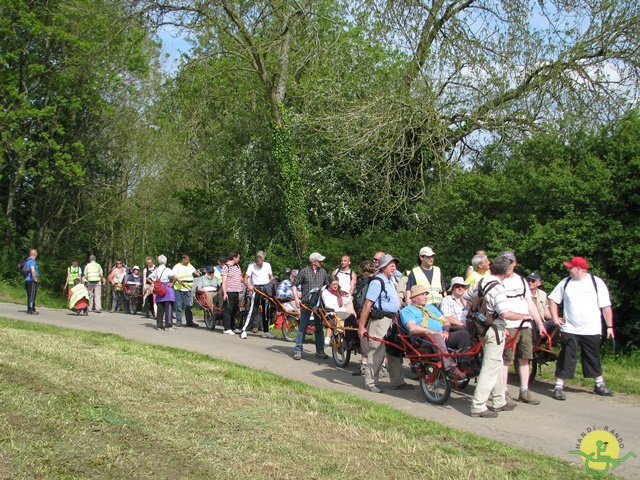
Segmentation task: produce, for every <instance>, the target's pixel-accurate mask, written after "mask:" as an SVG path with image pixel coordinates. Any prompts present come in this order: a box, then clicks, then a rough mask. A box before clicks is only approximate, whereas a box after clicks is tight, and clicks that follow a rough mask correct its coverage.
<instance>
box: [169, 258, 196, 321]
mask: <svg viewBox="0 0 640 480" xmlns="http://www.w3.org/2000/svg"><path fill="white" fill-rule="evenodd" d="M195 271H196V269H195V267H194V266H193V265H191V258H190V257H189V255H187V254H186V253H185V254H183V255H182V259H181V260H180V263H176V265H175V266H174V267H173V274H174V275H175V276H176V279H177V280H178V284H179V285H180V288H175V291H176V325H177V326H178V327H182V313H183V312H184V316H185V321H186V325H185V326H187V327H194V328H197V327H199V326H200V325H198V324H197V323H195V322H194V321H193V313H192V312H191V307H193V292H192V291H191V288H192V287H193V274H194V273H195Z"/></svg>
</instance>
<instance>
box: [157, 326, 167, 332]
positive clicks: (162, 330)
mask: <svg viewBox="0 0 640 480" xmlns="http://www.w3.org/2000/svg"><path fill="white" fill-rule="evenodd" d="M155 329H156V330H157V331H159V332H164V331H165V330H164V327H155Z"/></svg>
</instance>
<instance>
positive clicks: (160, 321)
mask: <svg viewBox="0 0 640 480" xmlns="http://www.w3.org/2000/svg"><path fill="white" fill-rule="evenodd" d="M164 306H165V302H160V303H158V304H157V309H156V310H157V312H158V313H157V315H156V327H157V328H160V329H164V319H163V317H164Z"/></svg>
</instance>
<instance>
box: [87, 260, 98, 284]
mask: <svg viewBox="0 0 640 480" xmlns="http://www.w3.org/2000/svg"><path fill="white" fill-rule="evenodd" d="M101 270H102V267H101V266H100V264H98V263H97V262H89V263H88V264H87V266H86V267H85V268H84V274H85V276H86V277H87V281H88V282H99V281H100V275H101V274H100V271H101Z"/></svg>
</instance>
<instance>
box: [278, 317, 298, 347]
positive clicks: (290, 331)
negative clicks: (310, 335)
mask: <svg viewBox="0 0 640 480" xmlns="http://www.w3.org/2000/svg"><path fill="white" fill-rule="evenodd" d="M296 335H298V317H296V316H295V315H285V317H284V322H282V336H283V337H284V339H285V340H286V341H287V342H295V341H296Z"/></svg>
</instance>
